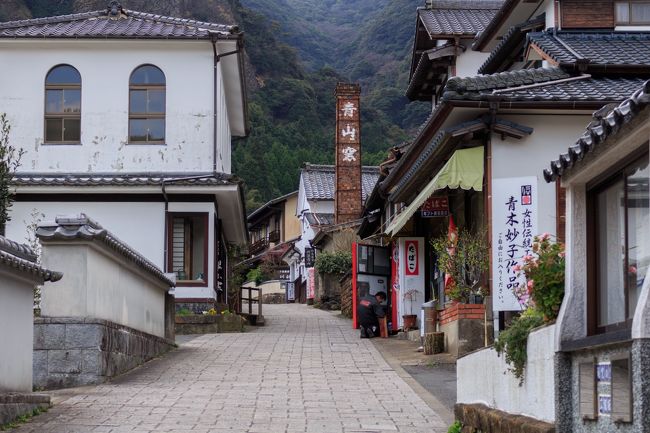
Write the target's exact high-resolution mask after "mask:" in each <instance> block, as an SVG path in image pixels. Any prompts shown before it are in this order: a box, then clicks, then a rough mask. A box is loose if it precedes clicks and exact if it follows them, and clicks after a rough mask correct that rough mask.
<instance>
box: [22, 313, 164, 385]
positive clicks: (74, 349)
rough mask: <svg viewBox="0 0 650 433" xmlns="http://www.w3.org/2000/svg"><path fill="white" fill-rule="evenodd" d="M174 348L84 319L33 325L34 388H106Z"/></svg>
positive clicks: (45, 320)
mask: <svg viewBox="0 0 650 433" xmlns="http://www.w3.org/2000/svg"><path fill="white" fill-rule="evenodd" d="M173 347H174V343H173V341H171V340H167V339H164V338H160V337H156V336H154V335H151V334H146V333H144V332H141V331H138V330H135V329H133V328H129V327H126V326H123V325H118V324H116V323H113V322H110V321H106V320H99V319H83V318H76V317H75V318H66V317H57V318H37V319H35V320H34V361H33V372H34V387H35V388H36V389H58V388H67V387H74V386H82V385H91V384H97V383H102V382H104V381H106V380H108V379H111V378H113V377H115V376H117V375H119V374H122V373H124V372H126V371H128V370H130V369H132V368H134V367H137V366H138V365H141V364H143V363H145V362H147V361H149V360H151V359H152V358H154V357H156V356H159V355H161V354H163V353H165V352H167V351H169V350H171V349H172V348H173Z"/></svg>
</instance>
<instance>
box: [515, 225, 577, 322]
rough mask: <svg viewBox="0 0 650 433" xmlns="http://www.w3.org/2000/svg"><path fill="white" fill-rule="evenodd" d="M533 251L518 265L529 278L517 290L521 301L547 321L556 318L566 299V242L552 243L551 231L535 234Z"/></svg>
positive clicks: (518, 268)
mask: <svg viewBox="0 0 650 433" xmlns="http://www.w3.org/2000/svg"><path fill="white" fill-rule="evenodd" d="M533 253H534V255H529V256H526V257H524V260H523V261H524V264H523V266H521V267H517V268H515V269H516V270H519V271H521V273H523V274H524V275H525V277H526V281H527V283H526V285H525V286H520V287H518V288H517V290H516V291H515V294H516V295H517V297H518V298H519V301H520V303H522V305H524V306H525V307H528V308H534V309H535V310H536V311H538V312H539V313H540V314H541V315H542V317H543V318H544V320H545V321H547V322H549V321H552V320H555V319H556V318H557V315H558V313H559V312H560V306H561V305H562V299H563V298H564V262H565V259H564V245H562V244H560V243H557V242H552V241H551V237H550V235H549V234H548V233H544V234H543V235H541V236H536V237H535V239H534V242H533Z"/></svg>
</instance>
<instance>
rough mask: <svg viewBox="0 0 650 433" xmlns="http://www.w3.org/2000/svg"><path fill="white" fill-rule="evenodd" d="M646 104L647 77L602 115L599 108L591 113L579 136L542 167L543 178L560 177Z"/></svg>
mask: <svg viewBox="0 0 650 433" xmlns="http://www.w3.org/2000/svg"><path fill="white" fill-rule="evenodd" d="M648 105H650V80H648V81H646V82H645V83H644V84H643V86H642V87H641V88H640V89H638V90H636V91H635V92H634V93H633V94H632V95H631V96H630V97H629V98H627V99H625V100H624V101H623V102H621V103H620V104H618V105H617V106H616V108H614V109H612V110H610V111H609V113H608V114H607V115H603V112H602V110H598V111H597V112H595V113H594V116H593V118H594V120H593V121H592V122H591V123H590V124H589V125H588V126H587V128H586V129H585V131H584V132H583V133H582V135H581V136H580V138H578V140H576V142H575V143H574V144H573V145H572V146H570V147H569V148H568V152H567V153H563V154H561V155H560V156H559V158H558V159H556V160H554V161H551V163H550V167H549V168H546V169H544V179H545V180H546V182H548V183H550V182H553V181H555V180H557V179H558V178H559V177H562V176H563V175H564V174H565V173H566V172H567V170H570V169H571V168H573V167H574V166H575V165H576V164H577V163H578V162H579V161H582V160H583V159H584V157H585V155H586V154H587V153H589V152H591V151H593V150H594V148H595V147H596V146H597V145H599V144H602V143H603V142H605V141H606V140H607V139H608V138H610V137H612V136H615V135H616V134H618V133H619V132H620V131H623V130H625V129H624V128H623V126H624V125H625V124H627V123H629V122H631V121H632V120H634V119H635V118H636V117H637V116H638V114H639V113H641V111H643V110H644V109H646V108H647V107H648Z"/></svg>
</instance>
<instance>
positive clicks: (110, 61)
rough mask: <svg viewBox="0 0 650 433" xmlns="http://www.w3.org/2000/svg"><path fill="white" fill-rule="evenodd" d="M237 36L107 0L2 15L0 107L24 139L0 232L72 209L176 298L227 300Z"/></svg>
mask: <svg viewBox="0 0 650 433" xmlns="http://www.w3.org/2000/svg"><path fill="white" fill-rule="evenodd" d="M242 37H243V35H242V33H241V32H239V30H238V28H237V27H236V26H229V25H221V24H213V23H203V22H197V21H192V20H187V19H179V18H171V17H163V16H158V15H152V14H147V13H142V12H136V11H131V10H127V9H126V8H123V7H122V6H121V5H120V4H119V2H117V1H112V2H111V3H110V4H109V5H108V7H107V9H104V10H99V11H95V12H88V13H81V14H75V15H67V16H59V17H49V18H43V19H34V20H26V21H15V22H7V23H2V24H0V63H2V65H4V67H3V72H2V74H0V111H3V112H6V113H7V118H8V121H9V122H10V124H11V136H10V138H11V142H12V143H13V144H14V145H15V146H16V147H20V148H22V149H23V150H24V151H25V154H24V155H23V157H22V164H21V167H20V168H19V173H18V175H17V177H16V180H15V183H16V188H17V201H16V203H15V204H14V206H13V208H12V213H11V217H12V220H11V222H10V223H9V224H8V226H7V227H6V233H7V234H8V235H9V236H11V237H13V238H14V239H24V238H25V237H26V226H28V225H30V224H32V223H34V222H36V221H38V220H41V221H46V220H48V221H49V220H53V219H54V218H55V217H56V216H57V215H61V214H71V213H80V212H84V213H87V214H89V215H93V217H95V218H97V219H98V220H100V221H102V223H103V224H105V225H106V226H107V227H110V228H111V230H112V231H113V232H114V233H115V235H116V236H119V237H120V238H121V239H123V240H124V241H125V242H127V243H128V244H129V245H131V246H132V247H133V248H134V249H135V250H137V251H138V252H140V253H142V254H143V255H144V256H145V257H146V258H147V259H149V260H151V261H152V262H153V263H154V264H155V265H156V266H158V267H160V268H161V269H164V270H165V271H166V272H169V273H175V274H176V278H177V280H178V285H177V288H176V293H175V296H176V301H177V303H178V302H188V303H192V304H210V303H213V302H214V301H215V300H219V301H225V298H226V293H227V290H226V280H227V271H226V269H227V263H226V261H227V259H226V257H227V253H226V251H227V248H228V245H230V244H238V245H242V244H244V243H246V242H247V238H248V235H247V230H246V223H245V210H244V204H243V199H242V190H241V186H240V185H239V183H238V182H237V181H236V179H234V178H233V176H232V174H231V137H232V136H239V137H241V136H245V135H246V133H247V110H246V89H245V82H244V72H243V68H244V61H243V55H244V54H243V39H242ZM200 307H201V308H202V307H203V306H200ZM197 308H199V307H197Z"/></svg>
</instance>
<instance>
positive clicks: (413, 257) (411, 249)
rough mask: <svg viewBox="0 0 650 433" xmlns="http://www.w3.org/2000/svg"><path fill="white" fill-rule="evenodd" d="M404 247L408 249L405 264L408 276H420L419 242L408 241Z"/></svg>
mask: <svg viewBox="0 0 650 433" xmlns="http://www.w3.org/2000/svg"><path fill="white" fill-rule="evenodd" d="M404 246H405V247H406V263H404V265H405V271H406V272H405V273H406V275H419V274H420V266H419V257H418V241H416V240H411V241H406V242H404Z"/></svg>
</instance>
